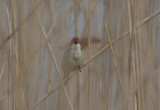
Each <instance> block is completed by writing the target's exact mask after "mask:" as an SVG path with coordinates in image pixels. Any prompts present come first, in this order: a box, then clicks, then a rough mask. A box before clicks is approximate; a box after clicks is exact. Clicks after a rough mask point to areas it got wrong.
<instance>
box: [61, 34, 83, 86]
mask: <svg viewBox="0 0 160 110" xmlns="http://www.w3.org/2000/svg"><path fill="white" fill-rule="evenodd" d="M84 59H85V57H84V51H82V48H81V43H80V40H79V38H78V37H73V38H72V40H71V42H70V45H69V48H68V49H67V50H66V51H64V54H63V58H62V70H63V72H64V77H63V79H65V78H68V77H69V75H70V73H71V72H73V71H75V70H76V69H77V68H80V66H81V65H82V64H83V62H84ZM67 82H68V81H66V82H65V83H64V84H65V85H66V84H67Z"/></svg>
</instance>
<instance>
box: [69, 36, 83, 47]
mask: <svg viewBox="0 0 160 110" xmlns="http://www.w3.org/2000/svg"><path fill="white" fill-rule="evenodd" d="M70 46H71V48H72V49H81V45H80V41H79V38H78V37H73V38H72V40H71V43H70Z"/></svg>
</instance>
